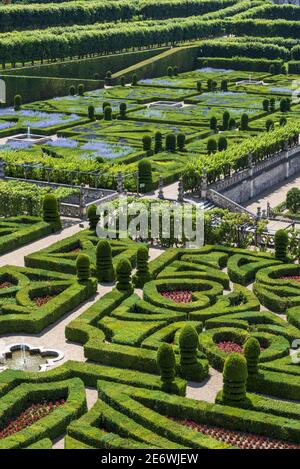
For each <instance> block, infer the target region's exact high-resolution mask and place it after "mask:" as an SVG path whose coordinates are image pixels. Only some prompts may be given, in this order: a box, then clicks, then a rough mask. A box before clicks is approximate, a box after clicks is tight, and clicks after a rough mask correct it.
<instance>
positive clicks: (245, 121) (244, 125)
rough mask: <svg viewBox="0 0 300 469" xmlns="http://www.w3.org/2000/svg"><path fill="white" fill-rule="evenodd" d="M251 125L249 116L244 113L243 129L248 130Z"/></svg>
mask: <svg viewBox="0 0 300 469" xmlns="http://www.w3.org/2000/svg"><path fill="white" fill-rule="evenodd" d="M248 126H249V116H248V114H246V113H244V114H243V115H242V117H241V130H248Z"/></svg>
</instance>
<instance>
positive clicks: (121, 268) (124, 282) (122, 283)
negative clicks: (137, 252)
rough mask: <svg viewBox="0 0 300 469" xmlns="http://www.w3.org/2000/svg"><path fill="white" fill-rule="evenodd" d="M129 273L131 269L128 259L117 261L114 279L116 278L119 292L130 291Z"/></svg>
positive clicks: (131, 288)
mask: <svg viewBox="0 0 300 469" xmlns="http://www.w3.org/2000/svg"><path fill="white" fill-rule="evenodd" d="M131 271H132V267H131V264H130V262H129V260H128V259H126V257H123V258H121V259H120V260H119V262H118V264H117V268H116V277H117V285H116V287H117V289H118V290H119V291H132V290H133V287H132V283H131Z"/></svg>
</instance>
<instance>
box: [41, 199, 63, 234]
mask: <svg viewBox="0 0 300 469" xmlns="http://www.w3.org/2000/svg"><path fill="white" fill-rule="evenodd" d="M43 220H44V221H45V222H46V223H50V224H51V225H52V227H53V229H54V230H55V231H57V230H60V229H61V221H60V214H59V210H58V203H57V198H56V197H55V195H53V194H47V195H45V197H44V200H43Z"/></svg>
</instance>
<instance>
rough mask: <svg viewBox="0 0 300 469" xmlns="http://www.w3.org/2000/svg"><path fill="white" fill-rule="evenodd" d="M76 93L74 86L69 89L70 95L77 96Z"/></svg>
mask: <svg viewBox="0 0 300 469" xmlns="http://www.w3.org/2000/svg"><path fill="white" fill-rule="evenodd" d="M75 92H76V91H75V86H73V85H72V86H70V88H69V95H70V96H75Z"/></svg>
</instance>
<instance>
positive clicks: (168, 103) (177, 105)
mask: <svg viewBox="0 0 300 469" xmlns="http://www.w3.org/2000/svg"><path fill="white" fill-rule="evenodd" d="M156 106H157V107H166V108H182V107H184V102H183V101H180V102H178V101H154V102H152V103H148V104H147V107H148V108H151V107H156Z"/></svg>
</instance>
